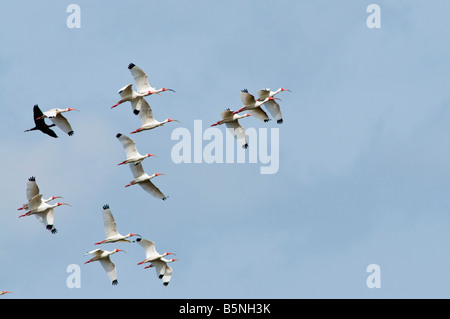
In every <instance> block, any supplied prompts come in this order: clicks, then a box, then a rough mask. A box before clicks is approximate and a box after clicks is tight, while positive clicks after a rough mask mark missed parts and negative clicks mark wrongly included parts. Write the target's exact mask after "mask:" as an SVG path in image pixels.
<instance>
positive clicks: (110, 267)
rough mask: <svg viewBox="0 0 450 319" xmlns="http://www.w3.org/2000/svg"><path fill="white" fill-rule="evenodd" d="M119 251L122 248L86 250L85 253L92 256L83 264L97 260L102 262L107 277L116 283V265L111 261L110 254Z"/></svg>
mask: <svg viewBox="0 0 450 319" xmlns="http://www.w3.org/2000/svg"><path fill="white" fill-rule="evenodd" d="M119 251H123V252H125V251H124V250H122V249H114V250H113V251H108V250H102V249H94V250H91V251H89V252H87V253H86V254H85V255H92V256H93V257H92V258H91V259H89V260H88V261H86V262H85V264H88V263H90V262H93V261H99V262H100V264H102V266H103V268H104V269H105V271H106V273H107V274H108V277H109V279H110V280H111V283H112V284H113V285H117V284H118V283H119V282H118V281H117V271H116V265H114V263H113V262H112V261H111V258H110V256H111V255H112V254H115V253H117V252H119Z"/></svg>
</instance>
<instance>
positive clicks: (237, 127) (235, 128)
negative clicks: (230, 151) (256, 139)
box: [225, 120, 247, 147]
mask: <svg viewBox="0 0 450 319" xmlns="http://www.w3.org/2000/svg"><path fill="white" fill-rule="evenodd" d="M225 125H226V126H227V128H228V129H229V130H230V131H231V133H232V134H233V135H234V137H235V138H236V139H237V141H238V143H239V144H241V145H242V147H245V145H246V144H247V135H246V134H245V130H244V128H243V127H242V125H241V124H240V123H239V121H238V120H234V121H231V122H226V123H225Z"/></svg>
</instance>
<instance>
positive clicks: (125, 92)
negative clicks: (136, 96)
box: [117, 84, 133, 100]
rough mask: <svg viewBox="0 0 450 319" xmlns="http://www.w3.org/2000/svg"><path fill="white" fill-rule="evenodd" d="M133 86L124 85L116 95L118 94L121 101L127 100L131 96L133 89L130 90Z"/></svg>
mask: <svg viewBox="0 0 450 319" xmlns="http://www.w3.org/2000/svg"><path fill="white" fill-rule="evenodd" d="M132 86H133V84H128V85H125V86H124V87H123V88H121V89H120V90H119V91H118V92H117V93H119V94H120V97H121V98H122V100H126V99H127V98H129V97H131V96H132V95H133V89H132V88H131V87H132Z"/></svg>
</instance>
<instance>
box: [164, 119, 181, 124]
mask: <svg viewBox="0 0 450 319" xmlns="http://www.w3.org/2000/svg"><path fill="white" fill-rule="evenodd" d="M166 121H167V123H169V122H178V123H180V121H178V120H173V119H167V120H166Z"/></svg>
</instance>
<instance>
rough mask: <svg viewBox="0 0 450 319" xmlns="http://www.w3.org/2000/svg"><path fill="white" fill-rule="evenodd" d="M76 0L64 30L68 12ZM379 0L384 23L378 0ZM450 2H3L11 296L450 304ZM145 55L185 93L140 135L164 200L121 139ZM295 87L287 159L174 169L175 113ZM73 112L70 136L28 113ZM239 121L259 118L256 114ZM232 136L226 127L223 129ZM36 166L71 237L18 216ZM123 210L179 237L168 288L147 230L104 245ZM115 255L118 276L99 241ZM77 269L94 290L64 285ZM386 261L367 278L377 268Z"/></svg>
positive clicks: (206, 111)
mask: <svg viewBox="0 0 450 319" xmlns="http://www.w3.org/2000/svg"><path fill="white" fill-rule="evenodd" d="M71 3H76V4H78V5H79V6H80V7H81V28H80V29H69V28H67V26H66V19H67V17H68V16H69V13H67V12H66V8H67V6H68V5H69V4H71ZM371 3H376V4H378V5H379V6H380V8H381V28H380V29H369V28H368V27H367V26H366V19H367V17H368V15H369V13H367V12H366V8H367V6H368V5H369V4H371ZM449 10H450V3H449V2H448V1H444V0H441V1H439V0H435V1H431V2H426V1H413V0H408V1H406V0H403V1H361V0H354V1H351V0H347V1H332V0H326V1H325V0H324V1H313V0H310V1H263V2H261V1H253V0H247V1H206V0H204V1H197V0H194V1H127V2H124V1H106V0H105V1H103V0H97V1H76V2H72V1H39V2H37V1H11V0H7V1H3V2H2V10H1V12H0V28H1V30H2V32H1V35H0V37H1V43H2V49H1V51H0V87H1V91H2V93H1V94H0V105H1V110H2V114H3V117H2V123H3V125H2V126H1V128H0V130H1V136H2V138H1V139H0V148H1V149H2V156H1V158H0V163H1V177H2V178H1V179H0V196H1V199H0V211H1V223H0V227H1V232H0V234H1V240H0V252H1V257H0V258H1V259H0V261H1V263H0V267H1V276H0V290H11V291H14V292H15V294H14V295H12V294H11V295H4V296H2V298H449V297H450V293H449V289H448V286H449V284H450V272H449V271H448V265H449V262H450V249H449V243H450V232H449V228H450V196H448V191H449V190H450V173H449V172H450V170H449V169H448V163H449V162H450V147H449V140H450V129H449V127H450V125H449V124H450V111H449V110H450V93H449V90H448V80H447V79H448V74H449V71H450V64H449V63H448V61H449V60H448V59H449V58H448V57H449V56H450V45H449V39H450V27H449V20H448V12H449ZM130 62H133V63H135V64H136V65H138V66H140V67H141V68H142V69H144V70H145V71H146V72H147V73H148V75H149V77H150V81H151V84H152V85H154V86H156V87H168V88H173V89H174V90H175V91H176V93H170V92H167V93H165V94H162V95H161V96H151V97H148V98H147V101H149V103H150V105H151V106H152V108H153V111H154V113H155V116H156V117H157V119H160V120H163V119H165V118H167V117H170V118H175V119H178V120H180V121H181V124H179V123H169V124H167V125H166V126H164V127H161V128H158V129H156V130H153V131H146V132H142V133H139V134H134V135H133V138H134V139H135V141H136V143H137V144H138V148H139V151H141V153H147V152H148V153H152V154H157V155H158V157H157V158H150V159H146V160H145V161H144V164H143V165H144V168H145V169H146V171H147V172H148V173H150V174H151V173H154V172H160V173H166V174H167V176H160V177H157V178H156V179H155V180H154V182H155V184H157V185H158V186H159V187H160V188H161V190H163V191H164V192H165V193H166V194H168V195H169V196H170V198H169V199H168V200H167V201H165V202H163V201H160V200H157V199H155V198H153V197H151V196H149V195H148V194H146V193H145V192H144V191H143V190H142V189H141V188H140V187H139V186H134V187H130V188H124V185H126V184H127V183H129V181H131V180H132V175H131V172H130V170H129V168H128V167H124V166H117V163H119V162H121V161H122V160H124V155H125V154H124V152H123V149H122V146H121V145H120V143H119V142H118V141H117V139H116V138H115V135H116V134H117V133H119V132H120V133H123V134H127V135H128V133H129V132H131V131H132V130H135V129H136V128H138V127H139V126H140V122H139V119H138V118H137V117H136V116H134V115H133V114H131V111H130V110H131V109H130V106H129V103H127V104H123V105H121V106H119V107H118V108H116V109H113V110H111V109H110V106H112V105H113V104H115V103H116V102H117V101H118V100H119V99H120V97H119V95H118V94H117V91H118V90H119V89H120V88H121V87H123V86H124V85H126V84H128V83H132V82H133V80H132V77H131V75H130V73H129V70H128V69H127V65H128V64H129V63H130ZM266 87H269V88H272V89H277V88H279V87H284V88H288V89H290V90H291V91H292V93H288V92H287V93H284V92H283V93H281V94H280V95H279V97H280V98H281V99H282V101H280V105H281V107H282V111H283V115H284V123H283V124H282V125H278V124H276V123H275V121H271V122H269V123H263V122H260V121H258V120H256V119H254V118H248V119H245V126H246V127H255V128H260V127H267V128H272V127H277V128H279V129H280V155H279V156H280V168H279V171H278V173H277V174H274V175H261V174H259V167H260V165H261V164H259V163H258V164H248V163H247V164H204V163H203V164H175V163H173V162H172V160H171V157H170V151H171V149H172V147H173V145H175V144H176V141H172V140H171V138H170V136H171V133H172V131H173V130H174V129H175V128H176V127H185V128H188V129H190V130H191V129H192V128H193V123H194V120H203V127H204V128H206V127H207V126H208V125H210V124H212V123H215V122H216V121H217V120H219V119H220V111H222V110H223V109H225V108H227V107H230V108H232V109H238V108H239V107H240V106H241V102H240V99H239V91H240V90H241V89H244V88H246V89H248V90H249V91H250V92H251V93H256V91H257V90H258V89H262V88H266ZM34 104H39V106H40V107H41V109H42V110H43V111H45V110H48V109H51V108H55V107H61V108H65V107H69V106H70V107H75V108H77V109H79V110H80V112H70V113H68V114H67V118H68V119H69V120H70V122H71V123H72V126H73V128H74V131H75V135H74V136H72V137H69V136H67V135H64V134H63V133H62V132H61V131H60V130H59V129H57V128H56V129H55V131H56V132H57V134H58V135H59V138H58V139H52V138H51V137H48V136H47V135H44V134H42V133H40V132H30V133H24V132H23V131H24V130H26V129H29V128H31V127H33V125H34V123H33V119H32V108H33V105H34ZM242 124H243V125H244V121H243V122H242ZM220 128H221V129H222V130H224V128H223V127H220ZM30 176H36V179H37V182H38V185H39V187H40V189H41V192H42V193H43V195H44V197H48V196H51V195H60V196H63V197H64V199H63V200H62V201H63V202H67V203H70V204H71V205H72V207H68V206H62V207H58V208H56V209H55V227H56V228H57V229H58V233H57V234H56V235H52V234H51V233H50V232H49V231H47V230H46V229H45V228H44V226H43V225H42V224H41V223H39V222H38V221H37V220H36V218H34V217H28V218H20V219H19V218H17V217H18V215H19V214H20V213H19V212H18V211H17V210H16V209H17V208H18V207H20V206H21V205H22V204H23V203H24V202H25V186H26V182H27V179H28V178H29V177H30ZM104 204H109V205H110V207H111V210H112V212H113V214H114V216H115V218H116V221H117V223H118V227H119V231H120V232H121V233H122V234H126V233H129V232H135V233H139V234H141V235H142V236H143V237H145V238H148V239H151V240H153V241H155V242H156V244H157V250H158V251H160V252H165V251H171V252H175V253H176V254H177V258H179V259H180V261H178V262H176V263H173V264H171V266H172V268H173V277H172V281H171V283H170V285H169V286H168V287H164V286H162V284H161V281H160V280H159V279H158V278H157V277H156V274H155V271H154V269H145V270H144V269H143V266H137V265H136V264H137V263H138V262H139V261H141V260H142V259H144V251H143V249H142V248H141V247H140V246H139V245H137V244H126V243H119V244H108V245H103V247H98V246H95V245H94V243H95V242H97V241H100V240H102V239H104V237H105V234H104V230H103V220H102V206H103V205H104ZM94 248H103V249H108V250H112V249H114V248H120V249H124V250H126V251H127V253H126V254H125V253H117V254H115V255H113V256H112V260H113V261H114V262H115V264H116V266H117V271H118V280H119V285H118V286H112V285H111V283H110V281H109V279H108V277H107V275H106V273H105V272H104V270H103V268H102V267H101V265H100V264H99V263H92V264H87V265H85V264H84V262H85V261H86V260H87V259H88V256H83V255H84V253H85V252H87V251H89V250H92V249H94ZM70 264H78V265H80V267H81V288H73V289H69V288H68V287H67V286H66V279H67V277H68V276H69V273H67V272H66V268H67V266H68V265H70ZM369 264H378V265H380V267H381V288H379V289H369V288H368V287H367V286H366V278H367V276H368V275H369V273H367V272H366V267H367V266H368V265H369Z"/></svg>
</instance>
